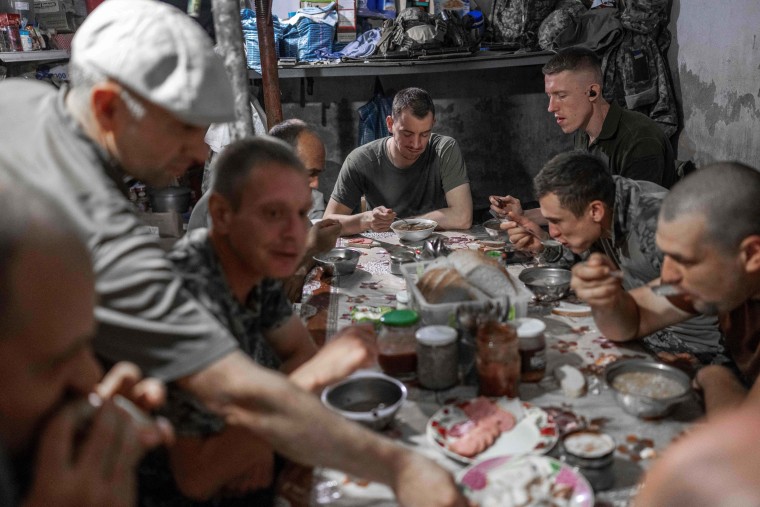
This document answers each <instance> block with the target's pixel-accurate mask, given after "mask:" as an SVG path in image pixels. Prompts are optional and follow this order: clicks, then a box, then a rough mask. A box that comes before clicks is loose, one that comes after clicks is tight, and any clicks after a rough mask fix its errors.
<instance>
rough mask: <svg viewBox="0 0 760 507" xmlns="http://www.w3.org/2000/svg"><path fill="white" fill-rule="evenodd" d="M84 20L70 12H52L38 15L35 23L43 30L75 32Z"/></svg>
mask: <svg viewBox="0 0 760 507" xmlns="http://www.w3.org/2000/svg"><path fill="white" fill-rule="evenodd" d="M83 19H84V18H82V17H80V16H76V15H74V14H72V13H71V12H64V11H60V12H53V13H46V14H38V15H37V21H39V23H40V26H41V27H43V28H48V29H50V28H54V29H55V30H57V31H58V32H75V31H76V29H77V28H79V25H80V24H82V20H83Z"/></svg>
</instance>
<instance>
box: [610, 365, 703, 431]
mask: <svg viewBox="0 0 760 507" xmlns="http://www.w3.org/2000/svg"><path fill="white" fill-rule="evenodd" d="M604 378H605V380H606V382H607V385H608V386H609V387H610V388H611V389H612V390H613V392H614V393H615V399H616V400H617V402H618V403H619V404H620V406H622V407H623V410H625V411H626V412H628V413H629V414H631V415H635V416H636V417H641V418H643V419H653V418H659V417H664V416H666V415H668V414H669V413H670V412H672V410H673V409H674V408H675V407H676V406H677V405H678V404H679V403H681V402H682V401H684V400H686V399H687V398H689V397H690V396H691V392H692V388H691V380H690V379H689V376H688V375H687V374H686V373H684V372H683V371H681V370H679V369H678V368H674V367H673V366H669V365H666V364H662V363H657V362H654V361H650V360H647V359H623V360H618V361H615V362H614V363H610V364H609V365H607V368H606V369H605V372H604Z"/></svg>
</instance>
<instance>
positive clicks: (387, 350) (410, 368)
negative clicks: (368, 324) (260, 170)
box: [377, 309, 420, 380]
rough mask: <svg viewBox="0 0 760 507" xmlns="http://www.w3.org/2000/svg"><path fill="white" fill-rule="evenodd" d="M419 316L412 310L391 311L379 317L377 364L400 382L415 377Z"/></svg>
mask: <svg viewBox="0 0 760 507" xmlns="http://www.w3.org/2000/svg"><path fill="white" fill-rule="evenodd" d="M419 321H420V316H419V315H418V314H417V312H415V311H414V310H408V309H407V310H393V311H390V312H388V313H385V314H383V316H382V317H380V324H382V327H381V329H380V334H379V335H378V337H377V348H378V358H377V360H378V362H379V363H380V368H382V369H383V371H384V372H385V373H387V374H388V375H390V376H392V377H396V378H398V379H400V380H411V379H413V378H414V377H415V376H416V375H417V339H416V338H415V336H414V334H415V333H416V332H417V328H418V327H419V326H418V323H419Z"/></svg>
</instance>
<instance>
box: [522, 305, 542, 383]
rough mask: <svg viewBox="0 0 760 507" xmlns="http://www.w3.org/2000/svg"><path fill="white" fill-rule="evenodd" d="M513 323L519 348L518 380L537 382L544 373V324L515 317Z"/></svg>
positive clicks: (530, 319)
mask: <svg viewBox="0 0 760 507" xmlns="http://www.w3.org/2000/svg"><path fill="white" fill-rule="evenodd" d="M514 324H515V326H516V327H517V339H518V341H519V349H520V380H521V381H522V382H539V381H540V380H541V379H542V378H544V375H545V374H546V336H545V335H544V331H546V324H544V322H543V321H542V320H540V319H532V318H522V319H517V320H515V322H514Z"/></svg>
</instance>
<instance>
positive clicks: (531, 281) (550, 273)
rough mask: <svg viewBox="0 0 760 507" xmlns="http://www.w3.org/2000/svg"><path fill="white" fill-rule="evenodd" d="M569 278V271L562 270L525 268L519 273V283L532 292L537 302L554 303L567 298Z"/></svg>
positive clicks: (570, 276) (570, 274)
mask: <svg viewBox="0 0 760 507" xmlns="http://www.w3.org/2000/svg"><path fill="white" fill-rule="evenodd" d="M571 278H572V273H571V271H570V270H569V269H562V268H550V267H535V268H526V269H524V270H522V272H521V273H520V281H521V282H522V283H524V284H525V286H526V287H527V288H529V289H530V290H531V292H533V295H534V296H535V297H536V300H537V301H556V300H558V299H562V298H563V297H565V296H567V293H568V292H569V291H570V279H571Z"/></svg>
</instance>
